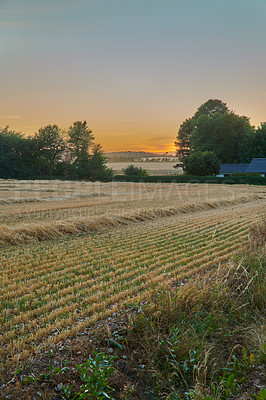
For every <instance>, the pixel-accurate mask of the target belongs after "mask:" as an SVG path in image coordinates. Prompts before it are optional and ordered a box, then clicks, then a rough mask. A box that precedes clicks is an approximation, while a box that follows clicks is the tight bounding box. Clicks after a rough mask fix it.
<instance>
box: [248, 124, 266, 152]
mask: <svg viewBox="0 0 266 400" xmlns="http://www.w3.org/2000/svg"><path fill="white" fill-rule="evenodd" d="M248 151H249V154H250V159H252V158H266V122H262V123H261V125H260V126H259V127H258V128H257V129H256V131H255V133H254V134H253V135H252V136H251V138H250V141H249V148H248Z"/></svg>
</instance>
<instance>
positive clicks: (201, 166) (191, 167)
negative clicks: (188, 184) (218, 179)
mask: <svg viewBox="0 0 266 400" xmlns="http://www.w3.org/2000/svg"><path fill="white" fill-rule="evenodd" d="M220 166H221V164H220V161H219V160H218V158H217V156H216V154H215V153H214V152H213V151H203V152H201V151H194V152H192V153H190V154H189V156H188V157H186V158H184V159H183V169H184V171H185V173H186V174H189V175H195V176H206V175H216V174H218V173H219V171H220Z"/></svg>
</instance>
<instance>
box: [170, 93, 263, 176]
mask: <svg viewBox="0 0 266 400" xmlns="http://www.w3.org/2000/svg"><path fill="white" fill-rule="evenodd" d="M175 145H176V147H177V151H176V154H177V156H178V157H180V159H181V161H183V165H184V167H185V171H186V172H191V168H190V167H192V171H193V172H194V175H200V174H206V171H208V170H209V171H211V173H214V174H215V173H218V172H219V166H220V163H247V162H250V161H251V160H252V159H253V158H264V157H266V123H265V122H264V123H261V125H260V126H259V127H257V129H256V128H255V127H254V126H251V124H250V120H249V118H248V117H246V116H239V115H237V114H236V113H235V112H234V111H232V110H229V108H228V107H227V105H226V103H224V102H223V101H221V100H218V99H210V100H208V101H207V102H205V103H204V104H202V105H201V106H200V107H199V108H198V109H197V111H196V112H195V114H194V115H193V116H192V117H191V118H188V119H186V120H185V121H184V122H183V123H182V124H181V125H180V128H179V131H178V134H177V138H176V141H175ZM200 165H202V168H201V167H200ZM217 170H218V172H217ZM203 172H204V173H203Z"/></svg>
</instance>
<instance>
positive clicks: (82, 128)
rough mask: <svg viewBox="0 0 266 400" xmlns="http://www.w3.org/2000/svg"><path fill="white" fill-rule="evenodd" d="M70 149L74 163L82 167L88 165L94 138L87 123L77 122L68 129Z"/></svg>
mask: <svg viewBox="0 0 266 400" xmlns="http://www.w3.org/2000/svg"><path fill="white" fill-rule="evenodd" d="M68 136H69V140H68V143H69V149H70V152H71V154H72V157H73V160H74V163H75V165H76V166H77V167H82V166H84V165H86V164H87V163H88V160H89V154H90V153H89V151H90V148H91V146H92V144H93V140H94V136H93V134H92V131H91V130H90V129H89V128H88V126H87V122H86V121H83V122H82V121H76V122H74V123H73V125H72V126H70V127H69V129H68Z"/></svg>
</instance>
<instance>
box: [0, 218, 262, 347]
mask: <svg viewBox="0 0 266 400" xmlns="http://www.w3.org/2000/svg"><path fill="white" fill-rule="evenodd" d="M259 218H260V217H259V215H258V214H257V213H254V212H247V213H245V214H244V215H242V214H241V212H234V213H231V214H230V213H229V215H224V214H221V215H217V216H216V218H215V222H214V221H213V218H210V217H201V218H196V217H195V218H194V219H192V220H190V221H188V220H187V219H184V220H180V221H178V219H177V218H175V219H173V220H171V219H167V221H166V220H165V222H164V223H161V224H160V223H157V224H154V223H153V224H152V223H146V224H143V225H142V226H141V227H140V226H139V227H137V228H135V229H134V230H132V227H125V228H122V229H120V230H118V231H116V230H113V231H111V232H109V233H105V234H101V235H99V234H98V235H82V236H80V237H77V238H68V239H65V240H60V241H59V240H58V241H56V242H51V243H45V244H41V245H31V246H30V245H28V246H25V247H22V246H21V247H18V248H16V249H15V250H14V249H12V251H11V249H10V248H7V249H5V250H4V251H2V258H1V274H2V280H1V285H2V287H1V321H0V322H1V328H0V329H1V331H2V335H1V340H0V341H1V345H2V348H3V351H4V353H5V354H7V353H9V354H11V355H15V354H21V353H24V355H26V354H27V353H28V352H31V351H33V350H36V349H38V348H39V345H44V344H49V343H51V342H53V341H60V340H63V339H65V338H66V337H68V336H70V335H73V334H75V333H77V332H79V331H81V330H84V329H85V328H86V327H88V326H91V325H92V324H93V323H95V322H96V321H97V320H99V319H103V318H106V317H107V316H109V315H111V314H112V313H113V312H114V311H116V310H117V309H120V308H121V307H122V306H123V304H125V303H128V302H132V301H133V300H134V299H136V298H144V297H146V298H148V297H149V294H150V293H151V292H152V291H153V290H154V289H158V288H160V287H162V286H167V285H169V284H170V283H171V282H172V280H175V281H178V280H183V279H185V278H188V277H189V276H192V275H193V274H195V273H197V272H198V271H200V270H202V269H205V268H208V267H211V266H215V265H219V263H221V262H224V261H226V260H227V259H228V258H229V257H230V256H231V255H232V254H233V253H234V252H235V251H237V249H239V247H240V246H241V245H242V243H243V242H244V241H246V240H247V232H248V228H249V226H250V224H251V223H252V222H255V221H256V220H258V219H259Z"/></svg>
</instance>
